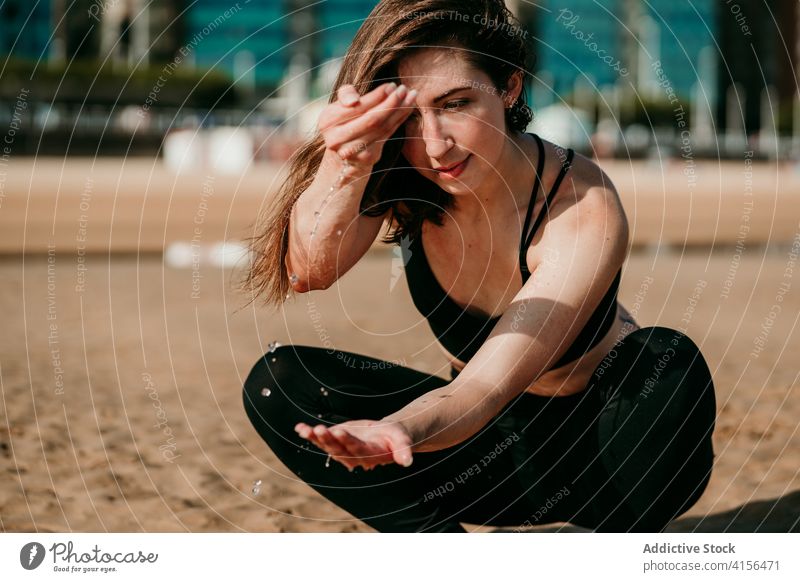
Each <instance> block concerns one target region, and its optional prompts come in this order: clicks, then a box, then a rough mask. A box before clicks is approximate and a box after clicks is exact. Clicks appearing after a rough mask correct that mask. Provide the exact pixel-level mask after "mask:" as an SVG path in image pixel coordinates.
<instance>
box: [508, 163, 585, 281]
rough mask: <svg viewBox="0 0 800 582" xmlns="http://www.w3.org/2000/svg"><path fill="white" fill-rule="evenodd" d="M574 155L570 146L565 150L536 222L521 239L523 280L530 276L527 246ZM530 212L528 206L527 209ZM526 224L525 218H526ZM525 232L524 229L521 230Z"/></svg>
mask: <svg viewBox="0 0 800 582" xmlns="http://www.w3.org/2000/svg"><path fill="white" fill-rule="evenodd" d="M574 156H575V152H574V151H573V150H572V149H571V148H570V149H568V150H567V159H566V160H565V161H564V163H563V164H562V165H561V171H560V172H559V173H558V177H557V178H556V181H555V182H553V188H552V190H550V194H549V195H548V196H547V198H545V201H544V207H543V208H542V210H541V212H539V216H537V217H536V222H534V223H533V229H531V232H530V235H529V236H528V238H527V239H526V240H525V241H523V245H522V246H521V247H520V250H519V252H520V261H519V267H520V271H521V272H522V280H523V282H525V280H527V278H528V277H529V276H530V271H528V264H527V262H526V260H525V255H526V253H527V250H528V247H529V246H530V245H531V243H532V242H533V237H534V235H535V234H536V230H537V229H538V228H539V225H540V224H541V222H542V220H544V216H545V214H547V213H548V212H549V207H550V203H551V202H552V201H553V198H555V196H556V192H558V187H559V186H561V182H562V181H563V180H564V177H565V176H566V175H567V172H568V171H569V169H570V167H572V158H573V157H574ZM528 212H530V208H529V209H528ZM526 224H527V220H526ZM523 232H525V231H523Z"/></svg>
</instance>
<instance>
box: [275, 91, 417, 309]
mask: <svg viewBox="0 0 800 582" xmlns="http://www.w3.org/2000/svg"><path fill="white" fill-rule="evenodd" d="M393 85H394V84H389V83H386V84H383V85H381V86H379V87H377V88H376V89H374V90H373V91H371V92H369V93H367V94H366V95H363V96H360V95H359V94H358V93H357V91H356V90H355V88H353V87H352V86H351V85H344V86H342V87H341V88H340V89H339V92H338V94H337V95H338V99H337V101H335V102H333V103H331V104H329V105H328V106H327V107H326V108H325V110H323V112H322V114H321V115H320V122H319V127H320V131H321V133H322V135H323V137H324V138H325V152H324V154H323V157H322V161H321V163H320V167H319V170H318V171H317V174H316V176H315V177H314V180H313V181H312V183H311V185H310V186H309V187H308V189H307V190H305V191H304V192H303V193H302V194H301V195H300V196H299V198H298V199H297V201H296V202H295V204H294V206H293V208H292V213H291V216H290V221H289V249H288V252H287V254H286V269H287V272H288V274H289V277H290V282H291V284H292V287H293V288H294V290H295V291H296V292H299V293H304V292H307V291H311V290H313V289H327V288H328V287H330V286H331V285H332V284H333V283H334V282H335V281H336V280H337V279H338V278H339V277H341V276H342V275H344V274H345V273H346V272H347V271H348V270H350V268H351V267H352V266H353V265H355V264H356V263H357V262H358V261H359V260H360V259H361V257H362V256H363V255H364V253H366V252H367V250H368V249H369V247H370V245H371V244H372V243H373V241H374V240H375V238H376V236H377V235H378V231H379V230H380V227H381V225H382V224H383V221H384V219H385V215H383V216H377V217H372V216H363V215H361V214H360V204H361V198H362V197H363V194H364V188H365V186H366V184H367V181H368V180H369V177H370V175H371V173H372V168H373V166H374V164H375V163H377V161H378V160H379V159H380V157H381V152H382V150H383V145H384V143H385V142H386V140H387V139H389V138H390V137H391V136H392V135H393V134H394V133H395V131H396V130H397V128H398V127H400V124H401V123H402V122H403V121H405V119H406V117H407V116H408V114H409V113H410V112H411V110H412V106H413V104H414V99H415V97H416V94H414V93H413V92H412V93H411V94H406V92H405V88H404V87H402V86H401V87H399V88H397V90H395V88H394V87H393ZM331 187H333V190H331ZM312 233H313V234H312ZM292 275H295V276H294V277H293V276H292Z"/></svg>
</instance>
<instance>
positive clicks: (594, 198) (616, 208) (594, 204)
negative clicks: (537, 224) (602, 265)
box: [531, 142, 629, 264]
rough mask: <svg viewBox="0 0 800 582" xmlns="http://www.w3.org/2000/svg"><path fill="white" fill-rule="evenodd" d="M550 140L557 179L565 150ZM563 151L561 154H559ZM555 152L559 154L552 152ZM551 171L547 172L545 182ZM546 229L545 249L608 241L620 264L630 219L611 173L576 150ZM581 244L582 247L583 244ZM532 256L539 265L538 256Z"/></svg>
mask: <svg viewBox="0 0 800 582" xmlns="http://www.w3.org/2000/svg"><path fill="white" fill-rule="evenodd" d="M546 143H547V149H548V150H549V151H548V152H547V153H548V154H551V155H549V157H550V159H554V160H557V161H553V162H552V165H553V168H552V171H553V177H552V178H551V179H550V181H549V184H552V182H553V181H554V180H555V176H556V175H557V174H558V172H559V170H560V165H561V163H562V160H563V159H564V158H565V154H566V150H564V149H563V148H560V147H559V146H557V145H554V144H552V143H549V142H546ZM559 153H560V155H558V154H559ZM552 154H556V155H552ZM547 176H548V172H547V171H545V180H544V182H545V184H548V180H547ZM546 222H547V224H546V228H544V229H543V233H542V240H541V245H542V248H545V249H546V248H553V247H556V248H562V247H566V248H569V249H573V250H574V249H576V248H578V245H576V244H575V242H576V240H581V241H583V243H585V244H588V245H592V244H602V245H604V246H608V243H609V242H614V243H616V244H613V245H611V247H613V248H614V249H615V251H614V252H615V253H616V254H617V255H619V258H620V264H621V262H622V261H624V258H625V254H626V252H627V247H628V242H629V230H628V220H627V217H626V216H625V210H624V209H623V206H622V202H621V200H620V197H619V194H618V192H617V189H616V187H615V186H614V184H613V182H612V181H611V179H610V178H609V177H608V175H607V174H606V173H605V172H604V171H603V170H602V168H600V166H599V165H598V164H597V163H595V162H594V161H593V160H591V159H589V158H587V157H586V156H584V155H582V154H579V153H577V152H576V153H575V155H574V158H573V160H572V165H571V166H570V169H569V171H568V172H567V174H566V176H565V177H564V180H563V182H562V183H561V185H560V187H559V189H558V193H557V194H556V196H555V198H554V201H553V205H552V208H550V218H549V220H547V221H546ZM580 246H583V244H581V245H580ZM538 254H539V253H534V257H531V259H532V260H533V262H535V263H536V264H538V262H539V261H538V259H540V258H541V257H539V256H537V255H538Z"/></svg>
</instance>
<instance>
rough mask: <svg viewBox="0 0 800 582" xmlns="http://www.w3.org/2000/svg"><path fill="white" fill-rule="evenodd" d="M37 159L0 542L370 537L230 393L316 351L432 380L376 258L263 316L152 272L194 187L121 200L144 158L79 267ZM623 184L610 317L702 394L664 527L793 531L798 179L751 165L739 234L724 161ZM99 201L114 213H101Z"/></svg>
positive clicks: (13, 342) (403, 293) (796, 513)
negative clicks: (130, 536)
mask: <svg viewBox="0 0 800 582" xmlns="http://www.w3.org/2000/svg"><path fill="white" fill-rule="evenodd" d="M23 162H24V163H23ZM45 162H47V161H46V160H45ZM45 162H41V161H40V162H34V161H28V162H25V161H20V164H19V165H18V166H16V167H15V168H12V170H11V171H10V173H9V175H8V176H7V180H6V183H5V186H6V189H5V194H4V195H5V198H3V200H2V206H0V246H2V251H3V254H4V256H3V257H2V259H0V276H2V280H3V281H4V289H5V290H4V292H3V293H2V295H0V302H1V303H2V309H3V313H5V314H6V316H5V321H6V323H5V329H4V333H3V334H2V335H0V343H1V345H0V348H1V349H0V354H2V356H1V357H0V381H1V382H2V384H1V386H0V388H2V396H3V398H2V408H1V410H2V421H0V471H2V474H3V476H4V477H3V480H2V483H3V484H2V486H0V530H2V531H6V532H20V531H38V532H63V531H113V532H122V531H134V532H138V531H147V532H183V531H192V532H212V531H214V532H219V531H225V532H228V531H230V532H241V531H251V532H256V531H257V532H280V531H285V532H366V531H372V530H371V529H370V528H369V527H367V526H366V525H364V524H362V523H360V522H358V521H357V520H355V519H354V518H352V517H351V516H350V515H348V514H347V513H345V512H344V511H342V510H340V509H338V508H337V507H335V506H333V505H332V504H330V503H329V502H328V501H327V500H325V499H324V498H322V497H320V496H319V495H318V494H316V493H315V492H314V491H313V490H312V489H311V488H310V487H308V486H307V485H305V484H304V483H302V482H301V481H298V479H297V478H295V477H294V476H293V475H292V474H291V473H290V472H289V471H288V470H287V469H286V468H285V467H284V466H283V465H282V464H281V463H280V462H279V461H278V460H277V459H276V458H275V457H274V456H273V455H272V453H271V452H270V451H269V450H268V449H267V447H266V445H265V444H264V443H263V441H261V439H260V438H259V437H258V435H257V434H256V432H255V430H254V429H253V428H252V427H251V425H250V423H249V421H248V420H247V418H246V416H245V413H244V411H243V409H242V404H241V385H242V382H243V380H244V377H245V376H246V374H247V373H248V371H249V370H250V367H251V366H252V365H253V363H254V362H255V361H256V359H257V358H258V357H259V356H260V355H261V354H262V353H264V352H265V351H266V350H267V344H268V343H269V342H271V341H279V342H281V343H283V344H288V343H297V344H308V345H322V344H323V341H324V340H329V341H331V342H332V343H333V344H334V345H335V346H336V347H337V348H339V349H342V350H348V351H355V352H360V353H364V354H367V355H371V356H375V357H379V358H385V359H388V360H393V361H399V362H401V363H402V364H404V365H407V366H410V367H413V368H416V369H419V370H422V371H426V372H429V373H434V374H439V375H442V376H444V375H445V374H446V366H445V359H444V357H443V356H442V354H441V352H440V351H439V349H438V347H437V345H436V343H435V338H434V337H433V335H432V334H431V332H430V330H429V329H428V327H427V325H426V323H425V321H424V320H423V319H422V318H421V316H420V315H419V313H417V311H416V310H415V309H414V306H413V304H412V302H411V299H410V296H409V293H408V288H407V285H406V280H405V277H403V276H400V277H398V276H397V273H396V271H395V270H394V265H393V259H394V255H393V253H392V251H391V249H390V248H388V247H385V246H380V245H376V246H375V247H374V248H373V250H371V251H370V252H369V253H368V254H367V255H366V256H365V257H364V258H363V259H362V261H361V262H360V263H359V264H358V265H356V267H355V268H354V269H353V270H352V271H351V272H349V273H347V275H346V276H345V277H343V278H342V279H341V280H340V281H339V282H338V283H337V284H336V285H335V286H334V287H332V288H331V289H328V290H326V291H323V292H313V293H311V294H307V295H301V296H298V297H297V298H296V299H294V300H292V301H290V302H288V303H287V304H286V305H285V306H284V307H283V308H282V309H280V310H278V311H269V310H266V309H262V308H259V307H258V306H257V305H249V306H246V307H245V303H246V302H247V298H246V297H244V296H243V295H241V294H240V293H238V292H237V291H236V290H235V289H234V287H233V283H234V281H235V280H236V278H237V277H239V276H240V275H241V271H237V270H231V269H222V268H220V267H215V266H213V265H212V264H211V263H210V262H208V261H207V260H206V259H203V262H202V263H201V264H200V266H199V271H198V270H194V271H193V270H192V269H188V268H184V269H179V268H173V267H170V266H167V265H165V264H164V262H163V260H162V257H161V255H160V254H158V251H160V250H161V249H163V248H164V246H165V244H166V243H168V242H169V241H171V240H186V233H187V230H186V229H191V225H192V221H193V219H194V217H195V216H196V215H197V212H198V208H199V203H200V201H201V200H202V195H203V191H202V185H203V181H204V179H206V178H205V177H204V176H202V175H199V176H189V177H186V178H182V179H181V180H177V181H175V184H177V185H176V186H174V197H173V198H171V202H167V200H170V197H169V196H166V197H162V198H163V199H162V198H157V197H155V195H154V191H151V190H149V189H148V190H143V189H141V188H138V189H137V186H136V183H135V180H134V178H135V174H136V172H139V173H141V172H143V171H145V169H146V168H145V167H144V166H146V164H145V162H141V161H140V162H136V161H133V162H132V164H131V165H132V166H133V168H130V167H127V166H126V169H125V170H124V171H121V170H120V167H119V165H117V166H112V165H108V166H105V170H104V172H105V173H102V172H100V173H98V174H95V175H94V176H95V177H94V178H93V181H92V188H93V189H94V190H93V193H92V195H91V208H90V209H88V210H87V211H86V214H87V215H88V223H87V224H86V228H87V231H88V236H87V240H88V241H91V242H90V243H88V244H91V245H95V246H92V247H91V249H89V250H88V251H87V252H86V254H83V255H78V254H76V244H78V243H79V242H80V241H79V240H78V239H76V234H77V233H78V232H79V229H80V228H81V224H80V216H81V212H82V211H81V208H80V203H81V195H82V194H81V193H82V191H83V189H84V188H85V185H86V180H85V176H86V175H87V174H86V171H87V169H86V166H85V165H82V163H77V164H75V165H67V166H65V168H66V170H65V171H66V172H67V173H68V174H69V179H60V180H59V177H58V172H57V164H56V162H55V161H51V162H47V163H51V164H56V165H52V166H50V167H48V168H46V169H44V170H43V169H42V167H41V166H40V165H38V164H40V163H45ZM137 163H139V164H144V165H140V166H138V169H137V167H136V164H137ZM626 168H628V169H626ZM629 168H630V166H625V165H619V166H613V167H612V168H611V170H610V175H612V177H613V178H614V180H615V184H617V187H618V189H619V190H620V192H621V194H622V195H623V198H625V204H626V211H627V212H628V213H629V218H630V219H631V221H632V225H635V226H634V239H635V242H636V247H635V249H634V251H633V252H632V254H631V255H630V257H629V259H628V261H627V263H626V266H625V268H624V270H623V278H622V283H621V286H620V291H619V298H620V301H621V302H622V303H623V305H625V306H626V308H627V309H628V310H629V311H631V312H632V313H633V314H634V315H635V317H636V318H637V320H638V321H639V323H640V325H642V326H648V325H661V326H667V327H673V328H675V329H679V330H681V331H684V332H685V333H687V334H688V335H689V336H690V337H691V338H692V339H693V340H694V341H695V342H696V343H697V344H698V345H699V346H700V347H701V349H702V351H703V354H704V356H705V357H706V360H707V361H708V364H709V367H710V368H711V371H712V373H713V375H714V380H715V385H716V394H717V405H718V419H717V428H716V432H715V434H714V447H715V452H716V454H717V458H716V465H715V469H714V473H713V476H712V479H711V482H710V484H709V486H708V488H707V490H706V492H705V494H704V495H703V497H702V498H701V499H700V501H699V502H698V503H697V504H696V505H695V506H694V507H693V508H692V509H691V510H690V511H689V512H688V513H687V514H686V515H684V516H683V517H682V518H680V519H679V520H677V521H675V522H673V524H671V525H670V526H669V528H668V531H674V532H684V531H703V532H722V531H728V532H734V531H735V532H754V531H758V532H786V531H800V474H798V454H797V453H798V450H800V434H798V420H797V419H798V418H800V398H799V397H798V396H799V395H798V389H800V388H798V386H799V384H798V376H799V375H800V372H798V366H797V363H796V362H795V361H794V357H795V355H796V353H797V350H798V348H800V337H799V336H798V332H797V330H796V328H797V323H798V318H800V270H799V269H798V268H797V267H798V262H797V261H798V257H797V256H796V253H797V252H798V250H800V238H797V237H798V233H799V232H800V231H799V230H798V220H799V219H800V213H798V210H797V208H798V207H797V202H796V201H795V200H792V199H791V198H792V196H794V195H796V193H797V192H798V191H800V188H795V189H794V190H792V189H791V188H793V187H794V186H795V185H797V183H798V182H797V179H798V178H797V174H796V172H795V171H794V170H793V169H792V168H782V169H777V170H776V168H772V169H770V168H768V167H767V168H761V167H759V168H757V169H756V171H757V172H759V173H758V176H762V175H763V180H762V181H761V182H759V183H758V184H759V187H758V188H756V189H755V190H754V191H753V193H752V194H753V196H754V198H756V200H757V201H756V203H755V206H754V208H755V210H754V211H753V214H752V215H751V216H752V219H751V218H748V219H746V220H745V219H743V216H744V215H745V214H746V212H744V211H743V209H744V208H747V206H746V205H745V202H746V200H747V198H746V197H747V196H748V194H747V188H746V187H745V186H744V184H745V182H744V181H743V180H744V178H743V175H742V169H743V166H742V165H741V164H740V165H738V166H736V165H734V166H731V167H728V168H727V169H723V170H724V171H720V170H719V168H717V170H716V171H714V170H713V168H705V169H704V170H703V172H704V173H703V176H704V178H703V186H702V187H700V186H699V185H698V186H697V187H696V188H694V187H692V188H694V190H691V192H690V190H687V188H686V176H685V175H684V174H683V173H682V172H681V171H680V167H677V168H673V169H672V170H671V171H662V172H661V175H664V176H669V179H670V180H672V182H670V183H666V182H662V181H660V179H661V175H659V176H658V179H656V178H655V177H654V176H652V175H650V174H648V171H647V169H646V168H645V169H642V168H641V167H640V168H639V169H638V170H637V171H635V172H633V173H631V171H630V169H629ZM45 170H46V171H45ZM129 171H130V172H134V173H133V174H130V175H129V174H126V172H129ZM626 172H628V173H629V174H630V175H629V176H628V177H627V178H626ZM82 173H83V176H84V177H83V178H81V175H82ZM156 173H157V174H158V175H159V176H161V177H160V178H159V180H164V181H163V182H158V183H159V184H168V183H169V179H168V178H169V176H168V175H167V173H165V171H164V170H163V169H160V170H158V171H157V172H156ZM101 174H102V175H101ZM26 176H27V178H26ZM165 176H166V177H165ZM720 176H722V179H720ZM770 176H772V177H771V178H770ZM26 179H27V180H28V182H26ZM145 181H146V180H145ZM115 183H117V184H119V188H121V189H122V191H123V194H119V195H116V196H115V195H104V194H103V192H105V191H106V190H105V189H106V187H107V184H115ZM274 183H275V182H274V176H273V174H271V173H270V172H269V171H267V170H266V169H260V170H258V171H255V172H252V173H248V175H247V176H245V177H243V178H241V179H240V178H238V177H235V178H231V179H230V180H228V179H223V178H222V177H217V178H215V179H214V184H215V186H214V188H215V190H214V195H213V196H210V197H208V196H207V197H206V201H207V202H208V205H209V208H208V209H207V211H206V214H205V215H204V223H203V228H204V230H203V233H204V240H205V241H208V242H210V241H214V240H224V239H226V238H235V237H233V236H231V235H230V233H240V232H241V231H242V230H246V225H247V224H248V223H249V221H250V220H251V219H252V217H253V216H254V213H253V211H254V208H255V209H257V207H258V205H259V204H260V203H261V202H262V201H263V200H264V197H265V195H266V194H265V192H268V191H269V185H270V184H274ZM31 184H33V186H31ZM242 184H245V186H242ZM664 184H666V186H665V185H664ZM670 184H672V186H670ZM680 184H683V188H679V187H678V186H679V185H680ZM787 184H788V186H787ZM52 188H56V190H53V189H52ZM55 191H58V192H60V194H59V196H60V198H59V202H58V203H57V205H56V204H55V202H54V200H55V198H54V197H53V193H54V192H55ZM113 192H115V190H112V193H113ZM126 193H127V194H126ZM146 193H147V195H145V194H146ZM151 197H152V198H151ZM721 200H724V204H722V203H721V202H720V201H721ZM56 209H57V211H55V210H56ZM142 209H144V211H143V210H142ZM747 214H748V215H749V213H747ZM676 217H677V218H676ZM681 217H683V218H681ZM682 220H683V222H682ZM743 224H746V225H747V226H748V230H747V231H746V236H740V233H741V232H743V231H742V225H743ZM687 225H688V226H687ZM190 232H191V231H190V230H189V233H190ZM682 240H689V241H690V242H691V243H692V246H691V247H690V248H687V249H681V248H680V241H682ZM767 241H768V242H769V243H770V244H769V245H766V246H765V245H764V244H763V243H764V242H767ZM793 241H794V242H795V245H794V246H792V242H793ZM48 244H49V245H52V246H49V247H48ZM711 244H714V245H715V247H714V248H712V247H711V246H710V245H711ZM48 249H49V251H48ZM109 249H111V250H113V251H114V252H113V253H109V252H108V250H109ZM23 250H24V251H27V252H28V254H20V251H23ZM84 250H86V249H84ZM137 252H138V253H139V254H138V256H137ZM198 273H199V275H200V277H199V279H198V277H197V275H198ZM776 306H777V308H776ZM312 310H313V311H314V312H315V313H317V314H321V319H319V318H315V319H313V320H312V318H311V317H310V316H309V314H310V313H311V311H312ZM323 334H324V336H325V337H323ZM257 480H261V481H262V484H261V487H260V491H259V492H258V494H254V493H253V484H254V482H255V481H257ZM478 526H480V524H473V525H472V526H471V527H470V529H473V530H476V531H491V530H492V529H493V528H486V527H478ZM575 529H577V528H571V527H565V526H563V525H559V524H555V525H549V526H542V527H539V528H534V530H533V531H553V530H560V531H573V530H575Z"/></svg>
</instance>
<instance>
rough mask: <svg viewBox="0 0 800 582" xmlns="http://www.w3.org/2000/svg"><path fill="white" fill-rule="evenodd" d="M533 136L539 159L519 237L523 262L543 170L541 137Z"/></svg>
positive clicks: (521, 260)
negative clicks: (526, 239)
mask: <svg viewBox="0 0 800 582" xmlns="http://www.w3.org/2000/svg"><path fill="white" fill-rule="evenodd" d="M531 135H532V136H533V137H535V138H536V144H537V145H538V146H539V160H538V162H537V163H536V176H535V177H534V180H533V190H532V191H531V199H530V201H529V202H528V212H527V213H526V214H525V224H524V225H523V226H522V235H521V236H520V239H519V248H520V263H521V264H524V263H525V258H524V257H525V253H524V250H523V249H526V248H528V245H526V244H525V238H526V237H525V235H526V234H527V232H528V227H529V226H530V224H531V217H532V216H533V207H534V205H535V204H536V198H537V197H538V196H539V184H541V181H542V172H544V144H543V143H542V139H541V138H540V137H539V136H538V135H536V134H535V133H532V134H531Z"/></svg>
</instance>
